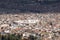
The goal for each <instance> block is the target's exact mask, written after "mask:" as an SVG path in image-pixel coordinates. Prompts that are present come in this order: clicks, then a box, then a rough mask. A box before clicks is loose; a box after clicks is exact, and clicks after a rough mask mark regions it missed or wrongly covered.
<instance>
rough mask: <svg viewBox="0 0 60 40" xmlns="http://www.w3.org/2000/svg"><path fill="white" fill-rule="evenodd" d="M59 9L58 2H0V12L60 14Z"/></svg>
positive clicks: (59, 2) (6, 0)
mask: <svg viewBox="0 0 60 40" xmlns="http://www.w3.org/2000/svg"><path fill="white" fill-rule="evenodd" d="M59 7H60V1H59V0H58V1H37V0H0V12H38V13H40V12H41V13H43V12H44V13H45V12H60V8H59Z"/></svg>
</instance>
